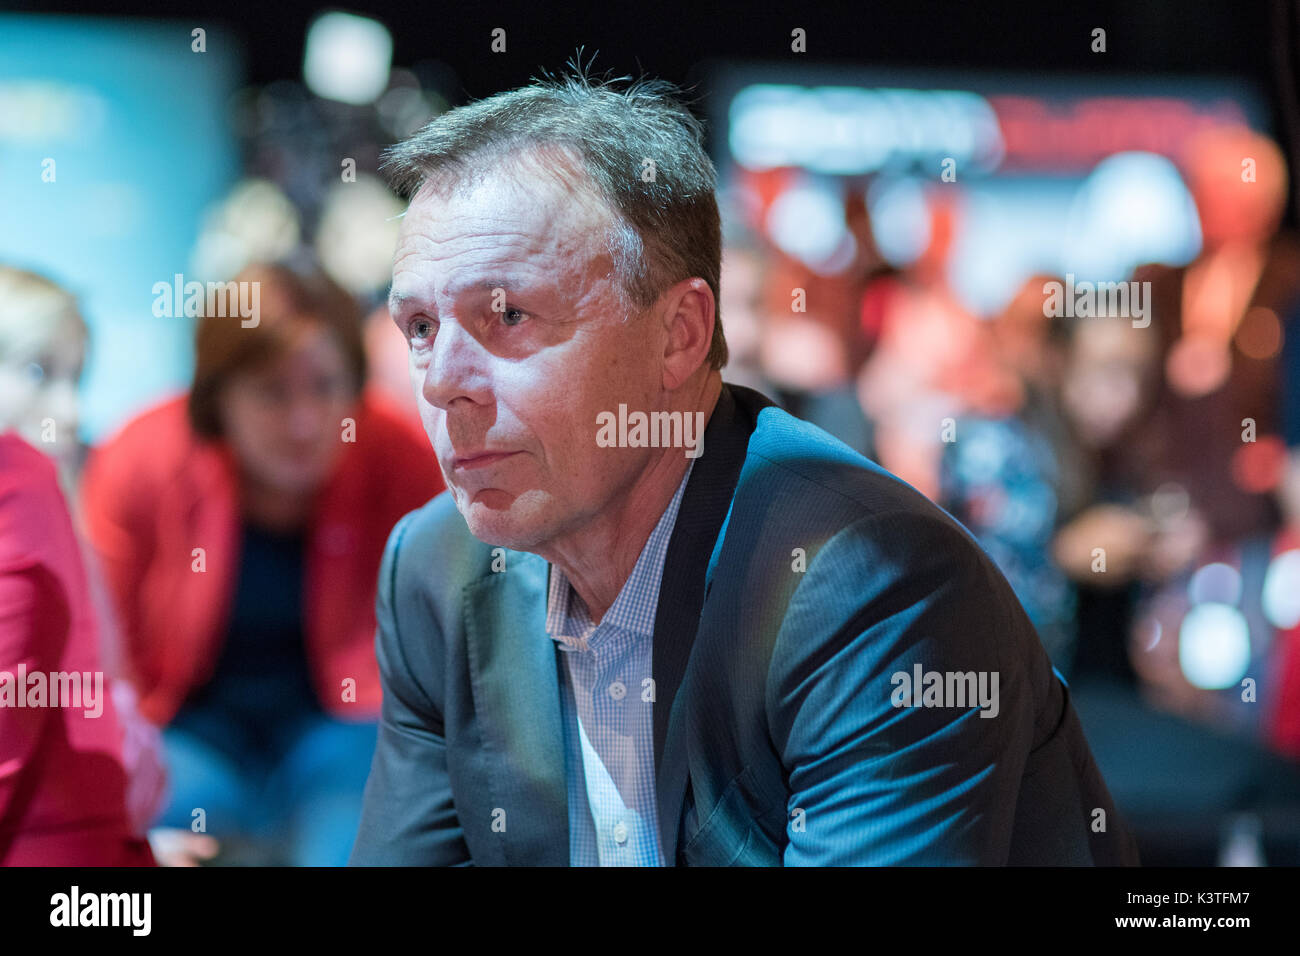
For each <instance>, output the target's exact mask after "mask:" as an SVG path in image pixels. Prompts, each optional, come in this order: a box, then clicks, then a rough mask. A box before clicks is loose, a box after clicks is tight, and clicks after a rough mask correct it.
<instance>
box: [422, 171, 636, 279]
mask: <svg viewBox="0 0 1300 956" xmlns="http://www.w3.org/2000/svg"><path fill="white" fill-rule="evenodd" d="M486 162H487V165H486V166H484V167H481V168H474V169H471V170H470V171H469V172H468V174H462V175H460V176H456V177H454V178H450V177H449V178H444V179H437V178H435V179H431V180H430V181H428V182H426V183H425V184H424V185H423V186H421V188H420V189H419V190H418V191H417V192H416V194H415V196H414V197H412V199H411V204H410V206H409V208H408V209H407V212H406V215H405V216H403V218H402V226H401V229H400V232H399V241H401V242H403V244H404V245H405V246H406V247H408V249H409V248H410V247H412V246H416V245H419V244H421V243H425V244H428V245H433V246H447V247H449V248H447V249H446V250H440V251H443V252H446V253H451V254H455V253H456V252H457V251H458V250H457V248H456V247H457V246H473V247H476V248H478V249H480V250H483V249H485V248H486V247H489V246H491V247H493V248H500V250H501V252H502V254H503V255H506V256H511V255H528V254H545V253H551V254H557V253H559V254H565V255H571V254H574V253H576V252H579V251H581V250H582V249H584V248H585V247H586V246H588V245H589V244H590V240H591V239H592V238H593V237H594V238H597V239H602V240H603V239H604V237H605V234H606V232H607V230H608V228H609V227H610V226H611V225H613V216H612V214H611V211H610V210H609V209H608V207H606V206H605V204H604V203H603V202H602V201H601V199H600V198H599V197H598V194H597V192H596V189H595V187H594V186H593V185H592V184H591V183H590V182H589V181H588V180H587V178H586V176H585V175H584V174H583V173H582V172H581V171H580V169H578V168H577V167H576V165H575V162H574V161H573V159H572V158H570V157H568V156H566V155H565V154H563V153H561V152H557V151H555V150H547V151H545V152H543V151H541V150H539V149H532V150H529V151H526V152H518V153H513V154H510V155H508V156H505V157H502V158H498V159H495V160H488V161H486Z"/></svg>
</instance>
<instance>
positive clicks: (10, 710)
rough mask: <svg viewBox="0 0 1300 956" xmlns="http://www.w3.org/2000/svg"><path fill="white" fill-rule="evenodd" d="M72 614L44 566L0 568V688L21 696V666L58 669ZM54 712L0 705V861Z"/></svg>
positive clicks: (28, 669)
mask: <svg viewBox="0 0 1300 956" xmlns="http://www.w3.org/2000/svg"><path fill="white" fill-rule="evenodd" d="M70 623H71V617H70V612H69V608H68V603H67V600H66V597H65V595H64V593H63V589H62V588H61V587H60V586H59V583H58V579H57V578H55V576H54V575H53V574H51V573H50V571H49V569H48V568H46V567H45V566H44V565H40V564H33V565H31V566H29V567H26V568H18V567H4V566H2V565H0V681H6V682H9V683H10V687H9V688H0V695H3V694H5V693H7V692H12V693H14V694H18V695H21V694H23V693H24V691H25V688H24V687H21V686H18V677H19V673H20V671H19V665H25V667H26V673H28V674H32V673H37V672H41V673H48V672H49V671H51V670H53V669H54V667H55V666H56V665H57V662H58V660H59V658H60V657H61V656H62V654H63V648H64V645H65V644H66V643H67V639H68V628H69V626H70ZM57 717H58V711H56V710H55V709H54V708H52V707H49V706H46V707H13V706H0V857H3V856H4V853H3V843H4V839H3V838H4V834H5V832H6V831H8V830H11V829H12V828H13V827H15V826H17V825H18V823H19V822H20V820H21V814H22V811H23V807H24V803H25V799H24V794H25V790H26V788H25V787H24V786H23V783H24V781H25V780H28V779H31V777H32V775H33V774H38V771H37V769H36V768H34V767H33V763H34V762H35V761H37V760H39V759H40V754H39V751H38V748H37V744H38V743H39V742H40V740H41V737H42V734H43V733H44V732H45V728H46V725H47V724H48V723H49V722H50V721H51V720H53V719H56V718H57Z"/></svg>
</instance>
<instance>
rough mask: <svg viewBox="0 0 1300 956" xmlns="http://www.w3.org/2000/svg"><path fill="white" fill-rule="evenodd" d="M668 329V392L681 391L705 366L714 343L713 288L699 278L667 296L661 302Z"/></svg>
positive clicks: (676, 287)
mask: <svg viewBox="0 0 1300 956" xmlns="http://www.w3.org/2000/svg"><path fill="white" fill-rule="evenodd" d="M661 302H662V306H661V308H662V309H663V312H662V315H663V322H664V329H665V331H666V333H667V335H666V336H665V342H664V363H663V369H664V377H663V385H664V388H665V389H668V390H669V391H672V390H673V389H676V388H680V387H681V385H682V383H683V382H685V381H686V380H687V379H688V378H690V377H691V376H692V375H693V374H695V371H696V370H697V369H698V368H699V367H700V366H701V365H704V364H705V362H706V361H707V359H708V356H709V345H710V344H711V343H712V341H713V324H714V322H716V321H717V303H716V302H715V301H714V298H713V290H712V289H710V288H709V284H708V283H707V282H705V281H704V280H703V279H701V278H699V277H698V276H696V277H694V278H690V279H683V280H682V281H681V282H678V283H677V284H676V285H674V286H673V287H672V288H671V289H669V290H668V291H667V292H665V293H664V296H663V299H662V300H661Z"/></svg>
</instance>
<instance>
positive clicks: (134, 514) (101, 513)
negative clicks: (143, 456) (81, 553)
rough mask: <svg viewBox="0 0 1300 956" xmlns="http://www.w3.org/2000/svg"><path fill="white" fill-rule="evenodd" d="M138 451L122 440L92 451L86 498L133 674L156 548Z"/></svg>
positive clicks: (91, 537)
mask: <svg viewBox="0 0 1300 956" xmlns="http://www.w3.org/2000/svg"><path fill="white" fill-rule="evenodd" d="M132 458H133V450H132V449H131V448H130V446H127V445H125V444H124V440H123V439H121V438H119V439H117V440H116V441H113V442H110V443H109V444H107V445H106V446H104V447H103V448H100V449H98V450H96V451H95V452H93V453H92V454H91V456H90V460H89V461H88V462H87V463H86V470H85V474H84V476H83V478H82V484H81V502H82V509H83V517H84V521H85V529H86V536H87V539H88V542H89V544H90V546H91V550H92V553H93V557H94V559H95V561H96V562H97V567H98V568H99V569H100V571H102V575H103V582H104V584H105V585H106V586H107V591H108V594H109V597H110V599H111V602H112V609H113V611H114V612H115V613H116V620H117V623H118V626H119V632H118V636H119V639H120V641H121V646H120V647H118V648H115V651H116V653H118V654H120V655H122V658H123V660H122V664H123V666H124V669H125V672H126V674H127V675H128V676H133V675H134V658H135V656H136V654H137V653H139V647H138V643H139V632H140V628H139V611H138V601H139V594H140V586H141V582H142V581H143V580H144V575H145V571H146V569H147V568H148V566H149V562H150V560H151V558H152V550H153V540H154V533H153V524H152V522H151V521H150V520H149V518H148V514H149V513H148V511H142V510H141V504H142V502H148V501H149V500H150V499H151V498H152V497H153V496H152V493H151V491H150V490H149V486H150V483H151V482H150V479H149V477H148V475H147V474H146V472H145V471H144V470H143V469H138V468H134V467H133V463H132V460H131V459H132Z"/></svg>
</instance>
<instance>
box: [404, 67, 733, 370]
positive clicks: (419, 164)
mask: <svg viewBox="0 0 1300 956" xmlns="http://www.w3.org/2000/svg"><path fill="white" fill-rule="evenodd" d="M624 84H626V85H624ZM703 140H704V127H703V125H702V124H701V123H700V121H699V120H698V119H696V118H695V116H694V115H692V113H691V111H690V110H689V109H688V108H687V107H686V106H685V105H684V104H683V102H682V101H681V99H680V94H679V92H678V90H677V88H676V87H674V86H673V85H672V84H671V83H668V82H666V81H663V80H653V79H645V78H643V79H639V80H635V81H633V80H631V79H630V78H629V77H623V78H621V79H618V80H605V81H593V80H592V79H590V78H589V77H588V76H586V75H585V74H584V72H583V70H582V69H581V67H580V65H576V64H575V65H574V66H573V72H572V73H571V74H564V75H561V76H559V77H553V76H550V75H548V74H545V73H544V75H543V77H542V78H535V79H534V80H533V82H532V83H531V84H530V85H528V86H524V87H520V88H519V89H516V90H509V91H506V92H504V93H498V94H496V95H495V96H490V97H488V98H487V99H483V100H477V101H475V102H473V103H470V104H467V105H465V106H461V107H457V108H456V109H453V110H450V111H449V112H446V113H443V114H442V115H441V116H438V117H436V118H435V119H434V120H433V121H432V122H431V123H429V125H427V126H426V127H424V129H422V130H420V131H419V132H417V133H415V134H414V135H413V136H412V137H411V138H410V139H407V140H406V141H404V142H402V143H399V144H397V145H396V146H393V147H392V148H390V149H388V150H387V151H386V152H385V154H384V165H383V168H384V170H385V172H387V173H388V174H389V176H390V179H391V181H392V183H393V186H394V188H395V189H397V190H398V192H399V193H401V194H402V196H404V197H405V198H408V199H409V198H410V197H411V196H412V195H414V194H415V193H416V192H417V191H418V190H419V188H420V187H421V186H422V185H424V183H426V182H427V181H429V180H430V179H431V178H434V177H437V178H438V179H439V180H442V177H444V176H446V175H448V174H450V177H451V181H452V182H459V181H462V180H464V179H466V178H469V177H470V176H471V175H472V174H474V173H475V171H476V170H478V169H481V167H482V165H483V164H482V160H484V159H496V158H500V157H505V156H507V155H510V154H512V153H518V152H520V151H523V150H527V149H528V148H530V147H543V148H545V147H560V148H561V149H563V150H565V151H569V152H571V153H573V154H575V155H576V156H577V157H578V158H579V160H580V162H581V169H582V171H583V172H585V174H586V176H587V179H588V180H589V181H590V183H591V184H592V185H594V187H595V189H596V192H597V193H598V194H599V195H600V197H601V198H602V199H603V200H604V202H605V204H606V205H607V206H608V207H609V210H610V213H611V217H612V219H613V234H612V235H611V237H610V252H611V254H612V255H613V257H614V261H615V268H616V269H617V271H618V275H619V277H620V280H621V284H622V286H623V292H624V294H625V296H626V297H627V298H628V299H629V300H630V301H631V303H632V304H633V305H635V306H636V307H638V308H641V309H645V308H649V307H650V306H651V305H652V304H653V303H654V302H655V300H656V299H657V298H658V297H659V295H660V294H661V293H662V292H663V291H664V290H665V289H667V288H669V287H670V286H672V285H673V284H675V283H677V282H680V281H681V280H683V279H689V278H692V277H694V276H699V277H700V278H702V279H704V280H705V281H706V282H707V283H708V284H709V288H710V289H711V290H712V291H713V299H714V303H715V308H716V304H717V302H718V301H719V282H720V274H721V266H722V225H721V221H720V216H719V213H718V201H717V196H716V195H715V190H716V188H717V173H716V171H715V170H714V168H713V163H712V162H711V161H710V160H709V157H708V154H707V153H706V152H705V151H704V142H703ZM708 360H709V365H710V367H711V368H714V369H720V368H722V367H723V366H724V365H725V364H726V362H727V342H726V339H725V338H724V336H723V333H722V321H721V316H720V315H717V314H716V313H715V319H714V326H713V339H712V341H711V342H710V343H709V355H708Z"/></svg>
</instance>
